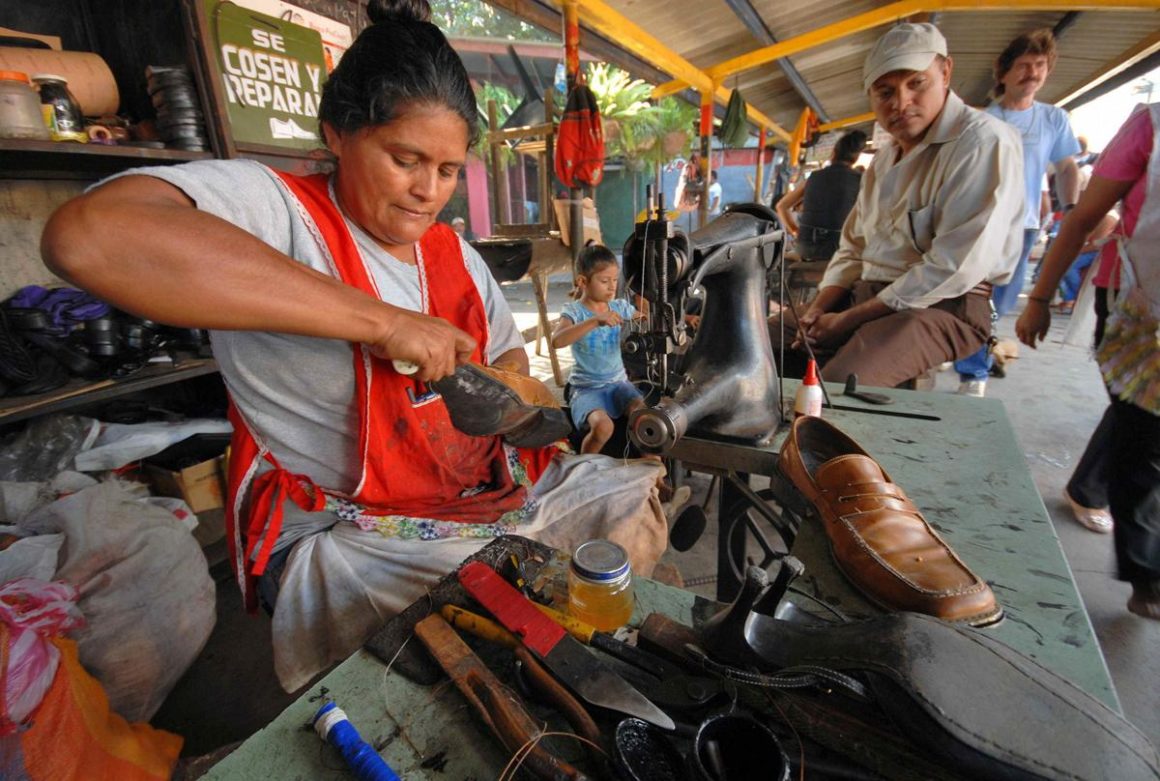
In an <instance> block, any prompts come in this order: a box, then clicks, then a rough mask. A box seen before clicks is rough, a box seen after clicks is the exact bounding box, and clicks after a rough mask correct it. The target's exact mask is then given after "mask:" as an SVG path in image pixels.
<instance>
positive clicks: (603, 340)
mask: <svg viewBox="0 0 1160 781" xmlns="http://www.w3.org/2000/svg"><path fill="white" fill-rule="evenodd" d="M619 280H620V264H619V263H617V261H616V255H614V254H613V253H612V250H610V249H608V247H605V246H603V245H601V244H590V245H588V246H587V247H585V248H584V249H583V250H581V251H580V257H579V259H578V260H577V261H576V288H575V291H574V292H573V297H574V298H575V299H576V300H574V301H570V302H569V303H567V304H566V305H565V306H564V308H563V310H561V312H560V320H559V321H558V322H557V324H556V330H555V332H554V333H553V334H552V346H553V347H555V348H561V347H569V346H570V347H571V348H572V357H573V359H574V360H575V365H574V366H573V368H572V376H571V377H570V378H569V383H570V384H571V386H572V397H571V399H570V400H569V402H568V403H569V406H570V407H571V409H572V421H573V423H575V425H576V429H577V430H578V431H581V432H585V433H584V442H583V444H582V445H581V447H580V452H581V453H599V452H600V450H601V448H603V447H604V445H605V443H607V442H608V440H609V439H610V438H611V437H612V431H613V425H614V421H615V420H616V419H617V418H621V417H623V416H625V415H629V414H631V413H632V412H633V411H634V410H637V409H640V408H641V407H643V406H644V397H643V396H642V394H641V392H640V391H639V390H637V388H636V386H635V385H633V384H632V383H631V382H629V381H628V375H627V373H626V372H625V370H624V359H623V358H622V356H621V353H620V331H621V326H622V325H623V324H625V323H627V322H629V321H630V320H632V319H633V318H634V317H637V316H638V313H637V310H636V307H634V306H633V305H632V303H631V302H629V301H628V300H627V299H624V298H617V297H616V290H617V283H618V282H619Z"/></svg>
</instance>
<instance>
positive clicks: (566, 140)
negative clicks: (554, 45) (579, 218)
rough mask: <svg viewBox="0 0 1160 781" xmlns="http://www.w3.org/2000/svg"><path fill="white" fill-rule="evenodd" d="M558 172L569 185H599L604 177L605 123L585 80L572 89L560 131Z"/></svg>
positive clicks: (557, 140)
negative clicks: (601, 119) (584, 82)
mask: <svg viewBox="0 0 1160 781" xmlns="http://www.w3.org/2000/svg"><path fill="white" fill-rule="evenodd" d="M556 176H557V177H558V178H559V179H560V181H561V182H563V183H564V186H565V187H581V186H589V187H595V186H596V185H598V184H600V181H601V180H602V179H603V178H604V127H603V124H602V123H601V121H600V109H599V108H598V107H597V105H596V96H595V95H594V94H592V90H590V89H588V86H587V85H585V84H577V85H576V86H575V87H573V88H572V91H571V92H569V93H568V102H567V103H566V104H565V106H564V116H563V117H561V119H560V126H559V128H558V129H557V131H556Z"/></svg>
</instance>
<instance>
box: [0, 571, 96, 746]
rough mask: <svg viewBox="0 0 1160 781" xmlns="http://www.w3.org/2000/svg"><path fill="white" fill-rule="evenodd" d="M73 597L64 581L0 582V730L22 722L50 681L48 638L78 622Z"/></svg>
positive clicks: (52, 661) (55, 656)
mask: <svg viewBox="0 0 1160 781" xmlns="http://www.w3.org/2000/svg"><path fill="white" fill-rule="evenodd" d="M76 598H77V593H76V589H74V588H73V587H72V586H69V585H67V584H65V583H49V582H46V581H43V580H35V579H32V578H21V579H18V580H11V581H7V582H5V583H3V584H2V585H0V624H2V625H3V627H0V628H3V629H4V630H5V634H7V637H6V638H0V647H2V646H3V645H7V646H8V647H7V649H6V650H7V662H8V664H7V669H5V670H3V673H4V678H3V680H4V688H3V690H0V697H3V698H4V703H3V705H4V708H5V711H4V714H3V715H4V716H6V718H7V723H5V720H4V719H0V734H8V733H11V732H12V731H14V730H15V729H16V728H17V726H18V725H20V724H22V723H24V721H25V720H26V719H27V718H28V716H29V714H31V713H32V711H34V710H36V706H37V705H39V704H40V701H41V700H42V699H44V693H45V692H46V691H48V688H49V687H50V686H51V685H52V679H53V677H55V676H56V668H57V665H58V664H59V663H60V652H59V651H57V649H56V647H55V646H54V645H52V644H51V643H49V642H48V638H50V637H55V636H58V635H61V634H64V633H65V632H66V631H68V630H69V629H72V628H74V627H77V626H80V625H81V624H83V623H84V618H83V617H82V616H81V614H80V611H79V610H77V607H76Z"/></svg>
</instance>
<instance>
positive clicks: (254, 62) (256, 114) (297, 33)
mask: <svg viewBox="0 0 1160 781" xmlns="http://www.w3.org/2000/svg"><path fill="white" fill-rule="evenodd" d="M205 2H206V11H207V14H208V16H209V26H210V30H211V31H212V36H213V47H214V58H215V60H216V62H217V67H218V70H219V72H220V74H221V78H222V84H223V87H224V89H225V94H226V103H227V109H228V112H229V118H230V128H231V135H232V136H233V139H234V142H235V143H239V144H247V143H248V144H265V145H267V146H280V147H288V148H291V149H314V148H316V147H318V146H320V145H321V143H322V142H321V139H320V138H319V135H318V102H319V100H320V99H321V97H322V85H323V83H324V82H325V81H326V55H325V53H324V52H323V49H322V36H321V35H320V34H319V33H318V32H317V31H316V30H310V29H308V28H306V27H302V26H300V25H297V24H294V23H292V22H288V21H285V20H283V19H279V18H277V17H274V16H267V15H266V14H261V13H258V12H257V11H251V10H249V9H246V8H242V7H241V6H238V5H234V4H233V3H230V2H223V0H205Z"/></svg>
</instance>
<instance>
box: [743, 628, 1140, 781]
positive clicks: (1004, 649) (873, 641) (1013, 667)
mask: <svg viewBox="0 0 1160 781" xmlns="http://www.w3.org/2000/svg"><path fill="white" fill-rule="evenodd" d="M745 639H746V643H747V645H748V647H749V649H750V651H751V652H752V654H753V655H754V656H755V657H756V658H757V659H758V660H760V666H761V667H762V668H763V669H766V670H771V671H776V670H781V669H783V668H786V667H801V666H802V665H821V666H825V667H827V668H831V669H834V670H838V671H840V672H844V673H847V674H850V675H853V676H855V677H857V678H859V679H861V680H864V681H865V682H867V683H868V684H869V686H870V689H871V691H872V692H873V695H874V701H875V702H876V703H877V704H878V705H879V707H880V708H881V709H882V710H883V711H884V712H885V714H886V716H888V717H889V718H890V719H891V720H892V721H893V722H894V723H895V724H896V725H897V726H898V728H899V729H900V730H901V731H902V732H903V733H905V734H906V735H908V736H909V737H910V738H911V739H912V740H913V741H914V742H915V743H916V744H917V745H919V746H920V747H922V748H924V749H926V750H928V751H930V752H932V753H933V754H935V755H937V756H938V757H939V758H940V759H941V760H942V761H943V762H945V763H946V765H947V766H948V767H953V768H955V770H956V771H958V772H962V773H964V774H965V775H967V776H969V777H972V778H987V779H1028V780H1029V779H1042V778H1066V779H1071V780H1072V781H1097V779H1109V778H1115V779H1125V780H1126V779H1140V780H1142V779H1157V778H1160V757H1158V756H1157V754H1156V749H1155V748H1154V747H1153V746H1152V745H1151V744H1150V743H1149V742H1148V740H1147V738H1145V737H1144V736H1143V735H1142V734H1141V733H1140V732H1139V731H1138V730H1137V729H1136V728H1135V727H1133V726H1132V725H1131V724H1129V723H1128V722H1127V721H1126V720H1125V719H1124V718H1123V717H1122V716H1121V715H1120V714H1118V713H1116V712H1114V711H1113V710H1111V709H1110V708H1108V707H1107V706H1106V705H1104V704H1103V703H1102V702H1100V701H1099V700H1097V699H1095V698H1094V697H1092V696H1091V695H1090V694H1088V693H1087V692H1085V691H1083V690H1081V689H1079V688H1078V687H1076V686H1075V685H1074V684H1072V683H1071V682H1070V681H1067V680H1065V679H1063V678H1061V677H1060V676H1058V675H1056V674H1055V673H1053V672H1051V671H1050V670H1048V669H1047V668H1045V667H1043V666H1041V665H1040V664H1039V663H1038V662H1036V661H1034V660H1033V659H1030V658H1028V657H1026V656H1024V655H1022V654H1020V653H1018V652H1016V651H1014V650H1013V649H1011V648H1010V647H1009V646H1007V645H1005V644H1003V643H1001V642H999V641H997V640H995V639H993V638H991V637H990V636H988V635H987V634H985V633H983V632H979V631H976V630H974V629H971V628H968V627H962V626H957V625H954V624H951V623H948V622H945V621H940V620H939V619H937V618H933V617H931V616H926V615H922V614H919V613H892V614H889V615H884V616H881V617H878V618H872V619H868V620H864V621H855V622H850V623H845V624H832V625H828V626H824V627H818V626H806V625H802V624H797V623H791V622H788V621H781V620H778V619H775V618H771V617H769V616H766V615H762V614H761V613H756V612H754V613H752V614H751V615H750V616H749V620H748V622H747V623H746V626H745ZM751 658H752V657H751Z"/></svg>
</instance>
